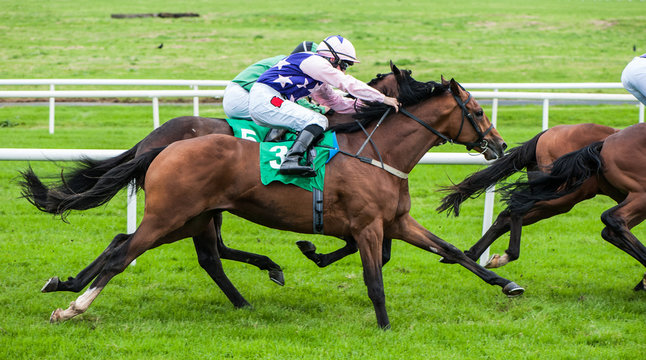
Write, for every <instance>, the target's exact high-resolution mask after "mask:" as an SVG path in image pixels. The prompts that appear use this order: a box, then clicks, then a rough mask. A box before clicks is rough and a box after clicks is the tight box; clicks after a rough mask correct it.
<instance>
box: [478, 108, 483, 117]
mask: <svg viewBox="0 0 646 360" xmlns="http://www.w3.org/2000/svg"><path fill="white" fill-rule="evenodd" d="M482 115H484V111H482V110H478V111H476V116H477V117H481V116H482Z"/></svg>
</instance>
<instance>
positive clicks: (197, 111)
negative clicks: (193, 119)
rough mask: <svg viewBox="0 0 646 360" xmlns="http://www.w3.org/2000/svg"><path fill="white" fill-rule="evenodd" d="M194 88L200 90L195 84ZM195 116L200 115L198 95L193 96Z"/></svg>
mask: <svg viewBox="0 0 646 360" xmlns="http://www.w3.org/2000/svg"><path fill="white" fill-rule="evenodd" d="M193 90H198V86H197V85H193ZM193 116H200V99H199V98H198V97H197V96H196V97H194V98H193Z"/></svg>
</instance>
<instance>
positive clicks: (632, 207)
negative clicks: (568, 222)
mask: <svg viewBox="0 0 646 360" xmlns="http://www.w3.org/2000/svg"><path fill="white" fill-rule="evenodd" d="M644 219H646V194H632V193H631V194H629V195H628V196H627V197H626V199H625V200H624V201H622V202H621V203H620V204H619V205H617V206H615V207H612V208H610V209H608V210H606V211H605V212H604V213H603V214H601V221H603V223H604V224H605V225H606V227H605V228H604V229H603V230H602V231H601V236H602V237H603V238H604V239H605V240H606V241H608V242H609V243H611V244H613V245H615V246H616V247H618V248H619V249H621V250H623V251H625V252H626V253H627V254H628V255H630V256H632V257H633V258H635V259H636V260H637V261H639V262H640V263H641V264H642V265H644V266H646V247H644V245H643V244H642V243H641V242H640V241H639V239H637V237H636V236H635V235H634V234H633V233H632V232H631V231H630V229H632V228H633V227H635V226H637V225H638V224H640V223H641V222H642V221H644ZM635 290H646V274H645V275H644V278H643V279H642V280H641V281H640V282H639V283H638V284H637V286H635Z"/></svg>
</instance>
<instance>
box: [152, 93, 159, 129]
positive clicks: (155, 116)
mask: <svg viewBox="0 0 646 360" xmlns="http://www.w3.org/2000/svg"><path fill="white" fill-rule="evenodd" d="M158 127H159V99H157V98H156V97H154V98H153V129H157V128H158Z"/></svg>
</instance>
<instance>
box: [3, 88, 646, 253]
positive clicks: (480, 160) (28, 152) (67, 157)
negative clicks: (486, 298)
mask: <svg viewBox="0 0 646 360" xmlns="http://www.w3.org/2000/svg"><path fill="white" fill-rule="evenodd" d="M228 83H229V81H227V80H213V81H209V80H109V79H80V80H77V79H26V80H25V79H0V86H7V85H47V86H49V90H48V91H38V90H36V91H15V90H12V91H0V97H4V98H49V132H50V134H53V133H54V115H55V104H56V100H55V99H56V98H150V99H152V106H153V127H154V128H157V127H158V126H159V98H163V97H193V115H195V116H198V115H199V98H200V97H222V96H223V94H224V90H199V87H200V86H213V87H225V86H226V85H227V84H228ZM57 85H126V86H189V87H191V88H192V90H56V89H55V86H57ZM462 85H463V86H464V87H465V88H467V89H469V90H473V89H492V90H493V91H471V94H472V95H473V96H474V97H475V98H477V99H492V100H493V101H492V110H491V121H492V122H493V123H494V125H496V123H497V118H498V105H499V99H516V100H539V101H542V102H543V119H542V128H543V130H545V129H547V128H548V127H549V102H550V100H578V101H586V100H587V101H603V102H621V103H625V102H634V103H636V104H639V122H644V105H643V104H641V103H639V102H638V101H637V100H636V99H635V98H634V97H633V96H632V95H630V94H590V93H559V92H509V91H507V92H501V91H499V90H501V89H516V90H529V89H534V90H536V89H550V90H555V89H556V90H561V89H622V88H623V87H622V85H621V83H533V84H530V83H527V84H522V83H488V84H485V83H463V84H462ZM122 151H124V150H89V149H85V150H84V149H0V161H1V160H35V161H45V160H50V161H76V160H80V159H81V158H91V159H96V160H101V159H107V158H110V157H113V156H116V155H118V154H120V153H121V152H122ZM419 163H420V164H452V165H486V164H488V162H487V161H486V160H485V159H484V157H483V156H482V155H478V156H473V155H469V154H464V153H428V154H426V155H425V156H424V157H423V158H422V159H421V160H420V162H419ZM132 189H133V185H132V184H131V185H130V186H129V189H128V199H127V219H128V220H127V231H128V233H132V232H134V231H135V229H136V226H137V201H136V197H135V196H133V194H132V193H133V191H132ZM493 208H494V193H493V188H490V189H488V190H487V192H486V195H485V208H484V214H483V224H482V233H483V234H484V232H486V230H487V229H488V228H489V226H491V223H492V220H493ZM488 256H489V251H488V250H487V251H486V252H485V253H484V254H483V255H482V256H481V258H480V262H481V263H483V262H484V261H486V260H487V258H488Z"/></svg>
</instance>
